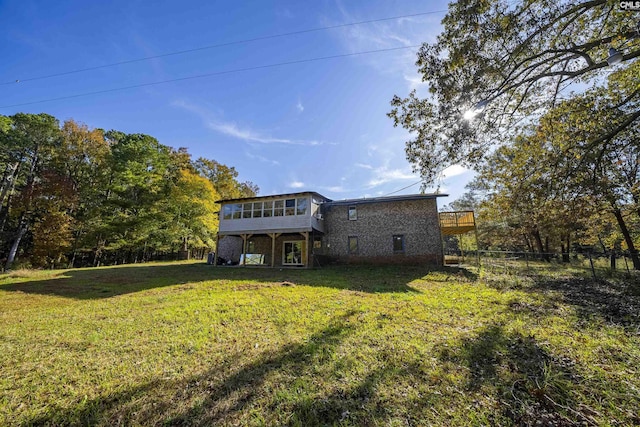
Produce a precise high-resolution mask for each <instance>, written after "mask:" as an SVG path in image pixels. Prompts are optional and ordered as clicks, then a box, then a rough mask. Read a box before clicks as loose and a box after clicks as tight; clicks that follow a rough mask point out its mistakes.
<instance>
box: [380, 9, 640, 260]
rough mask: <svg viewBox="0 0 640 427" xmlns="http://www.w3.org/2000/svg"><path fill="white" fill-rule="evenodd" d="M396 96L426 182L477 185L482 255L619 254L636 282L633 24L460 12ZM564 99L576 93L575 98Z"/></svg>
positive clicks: (638, 65)
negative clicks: (415, 80) (415, 84)
mask: <svg viewBox="0 0 640 427" xmlns="http://www.w3.org/2000/svg"><path fill="white" fill-rule="evenodd" d="M443 26H444V31H443V33H442V34H441V35H440V36H439V37H438V39H437V41H436V42H435V43H432V44H426V43H425V44H424V45H423V46H422V48H421V49H420V51H419V53H418V59H417V63H416V64H417V66H418V67H419V70H420V72H421V73H422V74H423V80H424V81H425V82H427V83H428V86H429V94H428V95H427V96H426V97H424V98H421V97H419V96H418V95H417V93H416V92H415V91H414V92H412V93H410V94H409V95H408V96H407V97H406V98H401V97H398V96H396V97H394V98H393V100H392V102H391V104H392V107H393V109H392V111H391V112H390V113H389V116H390V117H391V118H392V119H393V120H394V123H395V125H397V126H402V127H404V128H406V129H407V130H409V131H410V132H411V133H412V139H411V140H409V141H407V145H406V153H407V158H408V160H409V161H410V162H411V163H412V164H413V165H414V169H415V170H416V171H417V172H419V173H421V175H422V177H423V179H424V181H425V183H432V182H436V181H437V179H438V174H439V173H440V171H442V170H443V169H444V168H446V167H447V166H449V165H451V164H463V165H466V166H468V167H472V168H473V169H475V170H476V172H477V173H478V175H477V177H476V179H475V180H474V181H473V182H472V183H471V184H470V186H469V192H468V193H467V194H466V195H465V197H464V198H463V199H462V200H460V201H458V202H457V203H456V204H454V207H465V208H475V209H476V210H477V211H478V224H479V226H480V228H481V230H480V231H481V232H480V240H481V242H480V244H481V248H483V249H505V250H528V251H536V252H540V253H543V252H556V251H557V252H562V253H563V254H565V259H567V256H568V253H569V250H570V249H577V250H580V249H584V250H594V249H595V250H598V251H601V250H602V251H606V252H612V251H618V252H620V251H623V250H624V251H627V252H628V253H629V255H630V257H631V259H632V260H633V266H634V268H635V269H637V270H638V269H640V258H639V256H638V245H639V244H640V80H639V79H638V76H640V62H639V61H638V58H639V57H640V22H638V20H637V16H635V15H633V14H629V13H628V12H625V11H622V10H621V9H620V5H619V2H615V1H608V0H585V1H577V2H576V1H565V0H560V1H556V0H554V1H551V0H528V1H516V2H512V1H507V0H459V1H457V2H453V3H450V5H449V11H448V13H447V16H446V17H445V18H444V20H443ZM572 89H573V90H572Z"/></svg>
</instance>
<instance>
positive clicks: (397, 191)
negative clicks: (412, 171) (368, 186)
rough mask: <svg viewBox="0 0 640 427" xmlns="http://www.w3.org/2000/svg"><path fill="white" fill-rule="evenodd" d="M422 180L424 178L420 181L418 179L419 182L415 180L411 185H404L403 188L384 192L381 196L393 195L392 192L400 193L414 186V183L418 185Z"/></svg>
mask: <svg viewBox="0 0 640 427" xmlns="http://www.w3.org/2000/svg"><path fill="white" fill-rule="evenodd" d="M421 182H422V180H420V181H418V182H414V183H413V184H409V185H407V186H406V187H402V188H401V189H399V190H396V191H392V192H391V193H387V194H384V195H382V196H380V197H387V196H390V195H392V194H396V193H399V192H401V191H402V190H406V189H407V188H409V187H413V186H414V185H418V184H420V183H421Z"/></svg>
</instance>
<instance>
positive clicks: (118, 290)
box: [0, 264, 475, 299]
mask: <svg viewBox="0 0 640 427" xmlns="http://www.w3.org/2000/svg"><path fill="white" fill-rule="evenodd" d="M432 271H438V272H443V273H445V275H443V277H442V280H446V279H448V278H450V277H459V278H464V279H465V280H469V279H473V280H475V276H474V275H473V273H470V272H468V271H467V270H464V269H457V268H433V267H424V266H421V267H418V266H336V267H327V268H323V269H318V270H303V269H300V270H296V269H284V270H283V269H277V268H276V269H271V268H242V267H213V266H210V265H206V264H160V265H158V264H151V265H144V264H138V265H126V266H115V267H102V268H93V269H92V268H87V269H76V270H63V271H60V272H59V273H57V274H56V275H55V276H54V277H53V278H47V279H45V280H42V279H34V280H31V281H21V280H22V279H21V278H20V277H17V278H16V282H15V283H8V284H5V285H2V286H0V290H3V291H11V292H24V293H31V294H42V295H56V296H61V297H66V298H74V299H100V298H109V297H113V296H117V295H123V294H128V293H134V292H140V291H144V290H147V289H153V288H160V287H165V286H173V285H180V284H186V283H199V282H204V281H210V280H222V281H227V280H232V281H233V280H247V281H258V282H265V283H274V282H275V283H287V284H296V285H307V286H318V287H331V288H337V289H347V290H352V291H361V292H370V293H376V292H419V291H418V290H416V289H415V288H413V287H411V286H410V285H409V284H410V283H411V282H412V281H413V280H415V279H420V278H422V277H424V276H425V275H427V274H429V273H430V272H432Z"/></svg>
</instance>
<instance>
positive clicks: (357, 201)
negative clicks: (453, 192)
mask: <svg viewBox="0 0 640 427" xmlns="http://www.w3.org/2000/svg"><path fill="white" fill-rule="evenodd" d="M448 196H449V195H448V194H436V193H430V194H404V195H400V196H383V197H371V198H366V197H365V198H360V199H344V200H331V201H329V202H327V205H329V206H341V205H357V204H362V203H384V202H401V201H408V200H430V199H437V198H438V197H448Z"/></svg>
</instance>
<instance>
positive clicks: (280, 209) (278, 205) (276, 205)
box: [273, 200, 284, 216]
mask: <svg viewBox="0 0 640 427" xmlns="http://www.w3.org/2000/svg"><path fill="white" fill-rule="evenodd" d="M283 215H284V200H276V201H275V202H273V216H283Z"/></svg>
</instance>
